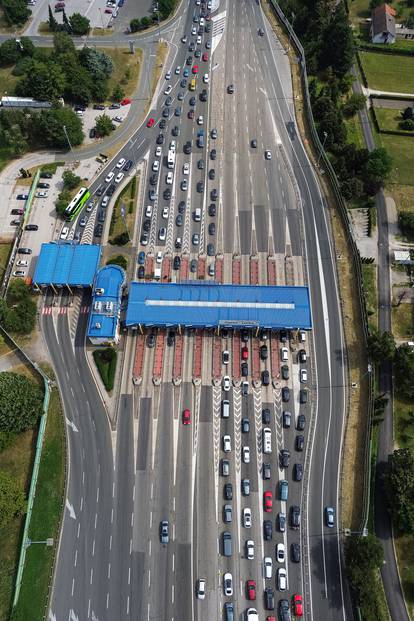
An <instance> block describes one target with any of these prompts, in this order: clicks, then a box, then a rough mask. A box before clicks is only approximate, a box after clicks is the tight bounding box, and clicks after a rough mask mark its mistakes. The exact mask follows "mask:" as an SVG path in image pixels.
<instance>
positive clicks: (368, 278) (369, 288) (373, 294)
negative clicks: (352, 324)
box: [362, 263, 378, 328]
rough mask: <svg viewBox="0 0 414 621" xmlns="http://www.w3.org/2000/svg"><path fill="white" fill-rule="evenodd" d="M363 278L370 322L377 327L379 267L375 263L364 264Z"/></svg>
mask: <svg viewBox="0 0 414 621" xmlns="http://www.w3.org/2000/svg"><path fill="white" fill-rule="evenodd" d="M362 280H363V282H364V291H365V303H366V306H367V313H368V323H369V324H370V326H371V327H372V328H376V327H377V320H378V318H377V306H378V304H377V267H376V265H375V264H373V263H363V264H362Z"/></svg>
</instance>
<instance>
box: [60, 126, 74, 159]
mask: <svg viewBox="0 0 414 621" xmlns="http://www.w3.org/2000/svg"><path fill="white" fill-rule="evenodd" d="M63 131H64V132H65V136H66V140H67V141H68V144H69V148H70V151H71V153H72V157H73V161H75V154H74V152H73V149H72V145H71V143H70V140H69V136H68V132H67V131H66V125H63Z"/></svg>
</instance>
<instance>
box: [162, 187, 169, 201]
mask: <svg viewBox="0 0 414 621" xmlns="http://www.w3.org/2000/svg"><path fill="white" fill-rule="evenodd" d="M162 195H163V198H164V200H165V201H169V200H170V198H171V190H170V188H166V189H165V190H164V192H163V194H162Z"/></svg>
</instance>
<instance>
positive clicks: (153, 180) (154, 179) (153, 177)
mask: <svg viewBox="0 0 414 621" xmlns="http://www.w3.org/2000/svg"><path fill="white" fill-rule="evenodd" d="M149 182H150V184H151V185H157V183H158V173H153V174H152V175H151V177H150V179H149Z"/></svg>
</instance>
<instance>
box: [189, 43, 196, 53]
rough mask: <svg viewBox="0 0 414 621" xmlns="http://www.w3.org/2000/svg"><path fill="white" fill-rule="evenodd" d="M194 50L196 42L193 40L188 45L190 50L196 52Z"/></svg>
mask: <svg viewBox="0 0 414 621" xmlns="http://www.w3.org/2000/svg"><path fill="white" fill-rule="evenodd" d="M194 50H195V43H194V41H191V43H190V45H189V46H188V51H189V52H194Z"/></svg>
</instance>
